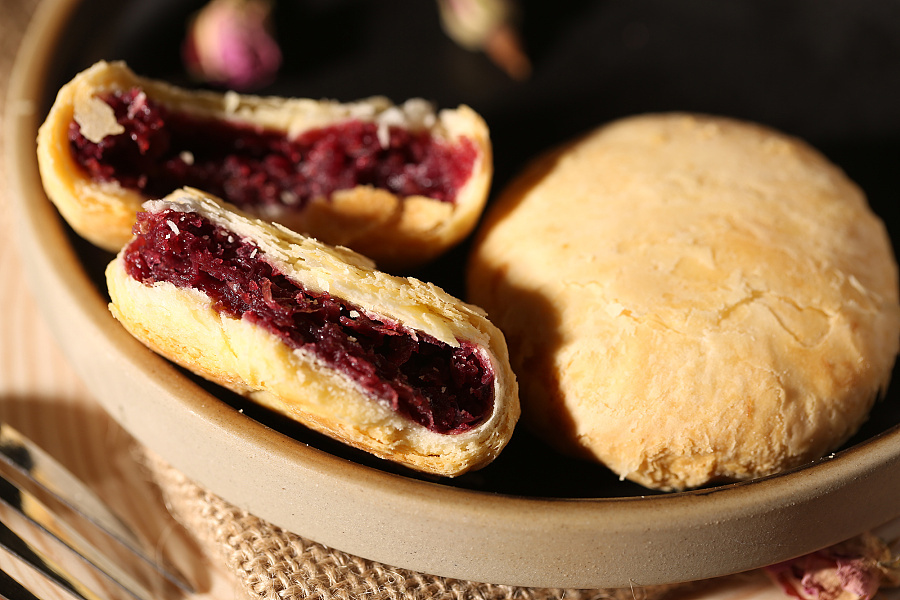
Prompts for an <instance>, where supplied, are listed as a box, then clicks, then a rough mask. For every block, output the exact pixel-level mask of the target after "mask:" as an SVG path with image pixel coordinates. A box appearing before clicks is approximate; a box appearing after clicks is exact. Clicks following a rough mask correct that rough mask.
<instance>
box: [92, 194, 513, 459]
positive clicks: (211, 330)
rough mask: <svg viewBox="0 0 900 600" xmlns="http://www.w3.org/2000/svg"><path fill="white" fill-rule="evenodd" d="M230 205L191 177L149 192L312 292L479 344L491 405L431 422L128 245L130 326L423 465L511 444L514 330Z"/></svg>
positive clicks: (307, 415) (207, 369) (125, 297)
mask: <svg viewBox="0 0 900 600" xmlns="http://www.w3.org/2000/svg"><path fill="white" fill-rule="evenodd" d="M225 206H227V205H225ZM225 206H223V205H222V204H220V203H219V202H218V200H217V199H213V198H211V197H208V196H206V195H204V194H202V193H201V192H198V191H197V190H191V189H184V190H180V191H177V192H174V193H173V194H171V195H170V196H168V197H167V198H165V199H163V200H158V201H149V202H147V203H146V205H145V208H146V209H147V210H148V211H150V212H155V211H161V210H166V209H175V210H179V211H187V212H197V213H200V214H201V215H203V216H205V217H206V218H208V219H209V220H211V221H212V222H213V223H214V224H216V225H221V226H223V227H226V228H227V229H228V230H230V231H231V232H233V233H234V234H235V235H237V236H239V237H240V238H241V239H249V240H251V241H252V243H254V244H256V245H257V246H258V247H259V248H260V250H261V251H262V253H263V255H264V256H265V260H266V261H267V262H269V263H270V264H271V265H273V266H275V267H276V268H277V269H278V270H279V271H280V272H281V273H283V274H285V275H286V276H288V277H289V278H290V279H292V280H293V281H294V282H296V283H298V284H299V285H301V286H302V287H303V288H305V289H307V290H309V291H310V292H313V293H317V292H327V293H328V294H330V295H331V296H333V297H336V298H339V299H342V300H346V301H348V302H350V303H351V304H353V305H355V306H357V307H359V308H360V309H361V310H363V311H365V312H367V313H371V314H372V315H380V316H381V317H386V318H387V319H388V320H389V321H392V322H396V323H400V324H401V325H404V326H406V327H407V328H409V329H412V330H415V331H418V332H423V333H426V334H428V335H431V336H433V337H435V338H437V339H439V340H441V341H443V342H445V343H447V344H450V345H451V346H454V347H456V346H458V345H459V343H460V341H467V342H471V343H473V344H475V345H476V346H477V347H478V348H479V351H480V352H481V353H482V355H483V356H484V357H485V358H486V359H487V360H488V362H489V364H490V366H491V368H492V369H493V373H494V404H493V408H492V412H491V414H490V416H489V417H488V418H487V419H486V420H485V421H484V422H482V423H481V424H480V425H478V426H477V427H475V428H473V429H471V430H469V431H466V432H464V433H459V434H439V433H435V432H432V431H430V430H429V429H427V428H426V427H424V426H421V425H419V424H417V423H414V422H412V421H409V420H408V419H405V418H403V417H401V416H399V415H398V414H396V413H395V412H394V411H392V410H391V409H390V408H388V407H386V406H385V405H382V404H381V403H379V402H378V401H376V400H373V399H372V398H370V397H368V396H367V395H366V394H365V393H364V392H363V391H362V390H361V389H360V388H358V387H357V386H356V385H355V384H354V383H353V382H352V381H350V380H349V378H347V377H346V376H344V375H343V374H341V373H339V372H336V371H334V370H332V369H330V368H329V367H327V366H325V365H324V364H322V363H320V362H318V361H317V360H316V359H315V358H314V357H313V356H311V355H309V354H307V353H304V352H302V351H299V350H298V351H295V350H293V349H291V348H290V347H289V346H287V345H286V344H285V343H284V342H283V341H281V340H280V339H279V338H278V337H277V336H275V335H274V334H272V333H269V332H268V331H266V330H265V329H264V328H262V327H260V326H258V325H255V324H253V323H252V322H250V321H248V320H247V319H239V318H233V317H230V316H228V315H226V314H224V313H220V312H218V311H216V310H215V309H214V308H213V305H212V301H211V300H210V298H209V297H208V296H207V295H206V294H204V293H203V292H201V291H198V290H196V289H192V288H180V287H176V286H175V285H173V284H171V283H167V282H157V283H153V284H152V285H146V284H144V283H142V282H139V281H136V280H135V279H134V278H132V277H131V276H129V275H128V274H127V273H126V271H125V268H124V261H123V254H124V250H123V252H120V254H119V255H118V256H117V257H116V259H115V260H113V261H112V262H111V263H110V264H109V266H108V268H107V271H106V277H107V284H108V288H109V293H110V297H111V303H110V310H111V311H112V313H113V315H115V317H116V318H117V319H118V320H119V321H120V322H121V323H122V324H123V325H124V326H125V328H126V329H127V330H128V331H129V332H131V333H132V334H133V335H134V336H135V337H136V338H137V339H138V340H140V341H142V342H143V343H144V344H146V345H147V346H148V347H149V348H151V349H152V350H154V351H156V352H158V353H159V354H161V355H163V356H165V357H167V358H169V359H170V360H172V361H174V362H176V363H177V364H180V365H181V366H183V367H185V368H187V369H189V370H190V371H192V372H194V373H197V374H199V375H201V376H203V377H205V378H207V379H209V380H211V381H213V382H216V383H218V384H220V385H222V386H224V387H226V388H229V389H231V390H233V391H235V392H237V393H239V394H242V395H244V396H247V397H249V398H251V399H252V400H254V401H256V402H258V403H260V404H262V405H264V406H267V407H269V408H271V409H273V410H275V411H277V412H279V413H281V414H284V415H286V416H288V417H290V418H292V419H295V420H297V421H299V422H301V423H303V424H304V425H307V426H308V427H310V428H312V429H314V430H317V431H319V432H321V433H324V434H326V435H329V436H331V437H333V438H335V439H338V440H340V441H342V442H344V443H346V444H349V445H350V446H353V447H356V448H360V449H362V450H365V451H368V452H371V453H372V454H375V455H376V456H379V457H382V458H385V459H388V460H391V461H394V462H397V463H400V464H403V465H406V466H408V467H411V468H413V469H416V470H419V471H423V472H428V473H432V474H437V475H442V476H456V475H460V474H462V473H465V472H467V471H469V470H472V469H477V468H480V467H482V466H484V465H486V464H488V463H489V462H490V461H492V460H493V459H494V458H495V457H496V456H497V455H498V454H499V453H500V451H501V450H502V449H503V447H504V446H505V445H506V443H507V442H508V441H509V439H510V437H511V436H512V433H513V428H514V426H515V423H516V421H517V419H518V416H519V403H518V388H517V384H516V379H515V376H514V375H513V373H512V370H511V369H510V366H509V359H508V354H507V348H506V343H505V340H504V338H503V335H502V334H501V333H500V331H499V330H498V329H497V328H496V327H494V326H493V325H492V324H491V323H490V322H489V321H488V320H487V318H486V317H485V316H484V313H483V311H481V310H480V309H479V308H477V307H475V306H471V305H468V304H466V303H464V302H462V301H460V300H458V299H456V298H454V297H452V296H450V295H449V294H447V293H446V292H444V291H443V290H441V289H440V288H439V287H437V286H435V285H433V284H430V283H425V282H422V281H419V280H417V279H412V278H402V277H397V276H393V275H388V274H386V273H383V272H380V271H378V270H376V269H374V267H373V264H372V263H371V261H369V260H368V259H367V258H365V257H363V256H361V255H358V254H356V253H354V252H352V251H350V250H348V249H345V248H340V247H331V246H328V245H326V244H323V243H321V242H319V241H317V240H315V239H312V238H307V237H304V236H302V235H299V234H296V233H294V232H293V231H290V230H288V229H286V228H284V227H281V226H279V225H273V224H270V223H268V222H265V221H262V220H258V219H252V218H249V217H246V216H244V215H242V214H240V213H239V212H238V211H237V210H236V209H234V208H233V207H227V208H226V207H225Z"/></svg>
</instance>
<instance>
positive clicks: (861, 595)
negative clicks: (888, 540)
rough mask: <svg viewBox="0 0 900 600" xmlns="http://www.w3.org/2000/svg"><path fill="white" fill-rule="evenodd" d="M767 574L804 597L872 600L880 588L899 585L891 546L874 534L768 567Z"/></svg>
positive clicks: (811, 599)
mask: <svg viewBox="0 0 900 600" xmlns="http://www.w3.org/2000/svg"><path fill="white" fill-rule="evenodd" d="M766 573H767V574H768V575H769V577H771V578H772V579H773V580H774V581H775V582H776V583H778V584H779V585H780V586H781V588H782V589H783V590H784V592H785V593H786V594H788V595H789V596H793V597H795V598H800V599H801V600H871V598H873V597H874V596H875V594H876V592H877V591H878V590H879V588H881V587H894V586H897V585H898V584H900V570H898V565H897V564H896V560H895V559H894V558H893V557H892V554H891V551H890V548H888V547H887V545H885V544H884V542H882V541H881V540H879V539H878V538H877V537H875V536H874V535H871V534H863V535H861V536H858V537H855V538H853V539H851V540H849V541H847V542H843V543H840V544H836V545H834V546H830V547H828V548H825V549H824V550H819V551H817V552H813V553H811V554H807V555H804V556H801V557H799V558H795V559H793V560H788V561H785V562H782V563H778V564H776V565H772V566H770V567H766Z"/></svg>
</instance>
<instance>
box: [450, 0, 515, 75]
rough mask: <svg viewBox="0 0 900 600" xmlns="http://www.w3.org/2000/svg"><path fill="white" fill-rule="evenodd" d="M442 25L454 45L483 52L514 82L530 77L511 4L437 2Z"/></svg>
mask: <svg viewBox="0 0 900 600" xmlns="http://www.w3.org/2000/svg"><path fill="white" fill-rule="evenodd" d="M438 8H439V10H440V15H441V25H442V26H443V28H444V31H445V32H446V33H447V35H448V36H450V38H451V39H452V40H453V41H455V42H456V43H457V44H459V45H460V46H462V47H463V48H465V49H467V50H471V51H474V52H484V53H485V54H487V55H488V58H490V59H491V60H492V61H494V63H496V64H497V65H498V66H499V67H500V68H501V69H503V70H504V71H506V73H507V74H509V76H510V77H512V78H514V79H526V78H527V77H528V76H529V75H530V74H531V62H530V61H529V60H528V56H527V55H526V54H525V52H524V50H523V49H522V43H521V40H520V38H519V32H518V29H517V27H516V21H517V20H518V16H519V15H518V10H517V9H518V7H517V6H516V5H515V4H514V3H513V0H438Z"/></svg>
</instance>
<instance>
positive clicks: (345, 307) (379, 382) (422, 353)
mask: <svg viewBox="0 0 900 600" xmlns="http://www.w3.org/2000/svg"><path fill="white" fill-rule="evenodd" d="M134 229H135V233H136V234H137V237H136V239H135V241H133V242H132V243H131V244H130V245H129V246H128V247H126V250H125V255H124V258H125V268H126V270H127V272H128V274H129V275H130V276H131V277H133V278H134V279H136V280H138V281H141V282H144V283H147V284H151V283H154V282H158V281H168V282H171V283H172V284H174V285H176V286H178V287H190V288H195V289H197V290H200V291H202V292H204V293H205V294H207V295H208V296H209V297H210V298H212V300H213V303H214V306H215V307H216V309H217V310H220V311H223V312H225V313H226V314H228V315H231V316H233V317H235V318H244V319H249V320H251V321H253V322H254V323H257V324H258V325H260V326H262V327H264V328H266V329H267V330H268V331H270V332H272V333H274V334H275V335H277V336H278V337H279V338H281V339H282V340H283V341H284V343H286V344H287V345H288V346H290V347H291V348H298V349H303V350H305V351H307V352H312V353H313V354H315V356H316V357H318V358H319V359H320V360H322V361H323V362H324V363H325V364H327V365H329V366H330V367H331V368H334V369H336V370H338V371H340V372H341V373H343V374H345V375H346V376H347V377H349V378H350V379H352V380H353V381H354V382H356V384H357V385H359V386H360V387H361V388H362V389H364V390H365V391H366V392H367V393H368V394H369V395H370V396H371V397H372V398H374V399H377V400H379V401H382V402H385V403H387V404H389V405H390V406H391V408H392V409H393V410H395V411H396V412H397V413H398V414H400V415H402V416H404V417H406V418H408V419H410V420H412V421H414V422H416V423H419V424H420V425H423V426H425V427H427V428H428V429H430V430H431V431H435V432H437V433H443V434H456V433H462V432H464V431H467V430H469V429H471V428H473V427H475V426H477V425H478V424H479V423H481V422H483V421H484V420H485V419H486V418H487V416H488V415H489V414H490V412H491V409H492V406H493V401H494V398H493V390H494V375H493V371H492V369H491V366H490V363H489V362H487V360H486V359H485V358H483V356H482V354H481V353H480V352H478V348H477V347H476V346H475V345H474V344H472V343H469V342H466V341H461V342H460V345H459V347H456V348H454V347H452V346H450V345H448V344H445V343H443V342H441V341H439V340H437V339H435V338H434V337H432V336H429V335H426V334H423V333H421V332H417V331H411V330H409V329H407V328H406V327H403V326H402V325H400V324H397V323H392V322H390V321H389V320H387V319H379V318H378V317H377V316H373V315H367V314H364V312H363V311H362V310H360V309H359V308H358V307H354V306H353V305H351V304H349V303H347V302H345V301H343V300H341V299H339V298H334V297H332V296H330V295H328V294H326V293H311V292H309V291H306V290H304V289H303V288H301V287H300V286H298V285H297V284H296V283H294V282H293V281H291V280H289V279H288V278H287V277H285V276H284V275H283V274H281V273H279V272H278V271H277V270H276V269H274V268H273V267H272V266H271V265H270V264H268V263H267V262H266V261H265V257H264V256H263V253H262V252H261V251H260V250H259V248H258V247H257V246H255V245H254V244H252V243H250V242H248V241H244V240H240V239H238V237H237V236H235V235H233V234H232V233H231V232H229V231H228V230H226V229H224V228H222V227H219V226H216V225H214V224H212V223H211V222H210V221H208V220H207V219H205V218H204V217H202V216H201V215H199V214H196V213H184V212H178V211H164V212H160V213H139V214H138V219H137V222H136V224H135V228H134Z"/></svg>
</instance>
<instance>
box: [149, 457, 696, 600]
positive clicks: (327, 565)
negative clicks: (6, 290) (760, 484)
mask: <svg viewBox="0 0 900 600" xmlns="http://www.w3.org/2000/svg"><path fill="white" fill-rule="evenodd" d="M143 461H144V463H145V464H146V466H147V468H148V470H149V472H150V475H151V476H152V477H153V478H154V479H155V480H156V482H157V483H158V484H159V486H160V488H161V490H162V492H163V495H164V496H165V499H166V503H167V505H168V506H169V510H170V511H171V512H172V514H173V516H174V517H175V518H176V519H178V521H180V522H181V524H182V525H184V527H185V528H186V529H188V531H190V532H191V533H192V534H193V535H194V536H196V538H197V540H198V542H199V543H200V544H201V545H202V546H203V547H204V548H205V549H206V550H207V551H208V552H209V554H210V556H212V557H213V558H215V559H218V560H221V561H222V562H223V563H224V564H225V566H226V567H227V569H228V570H229V571H230V572H232V573H233V574H234V575H235V576H236V578H237V579H238V580H239V581H240V582H241V584H242V586H243V588H244V590H245V591H246V592H247V595H248V598H251V599H265V600H276V599H277V600H308V599H314V600H332V599H335V600H361V599H366V600H507V599H509V600H513V599H515V600H557V599H558V600H562V599H564V598H565V599H567V600H594V599H601V598H602V599H613V600H620V599H621V600H660V599H662V598H663V597H665V596H667V595H669V594H670V593H673V592H675V591H679V590H683V589H684V586H655V587H641V588H627V589H611V590H572V589H543V588H524V587H511V586H502V585H486V584H480V583H472V582H468V581H461V580H457V579H449V578H445V577H438V576H432V575H424V574H421V573H416V572H413V571H409V570H406V569H399V568H393V567H390V566H387V565H383V564H380V563H377V562H373V561H369V560H364V559H361V558H358V557H355V556H351V555H349V554H347V553H344V552H340V551H337V550H333V549H330V548H327V547H325V546H323V545H321V544H318V543H315V542H311V541H309V540H306V539H304V538H302V537H300V536H298V535H295V534H293V533H290V532H287V531H285V530H283V529H281V528H279V527H276V526H274V525H272V524H271V523H268V522H266V521H264V520H262V519H259V518H257V517H255V516H253V515H251V514H248V513H247V512H246V511H244V510H242V509H240V508H238V507H236V506H234V505H232V504H230V503H228V502H226V501H224V500H223V499H222V498H220V497H218V496H216V495H215V494H212V493H211V492H209V491H208V490H204V489H203V488H201V487H200V486H198V485H196V484H195V483H193V482H192V481H191V480H189V479H188V478H187V477H186V476H185V475H184V474H182V473H181V472H179V471H178V470H176V469H174V468H173V467H171V466H170V465H169V464H167V463H166V462H165V461H163V460H162V459H161V458H159V457H158V456H156V455H155V454H153V453H151V452H149V451H144V459H143Z"/></svg>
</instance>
